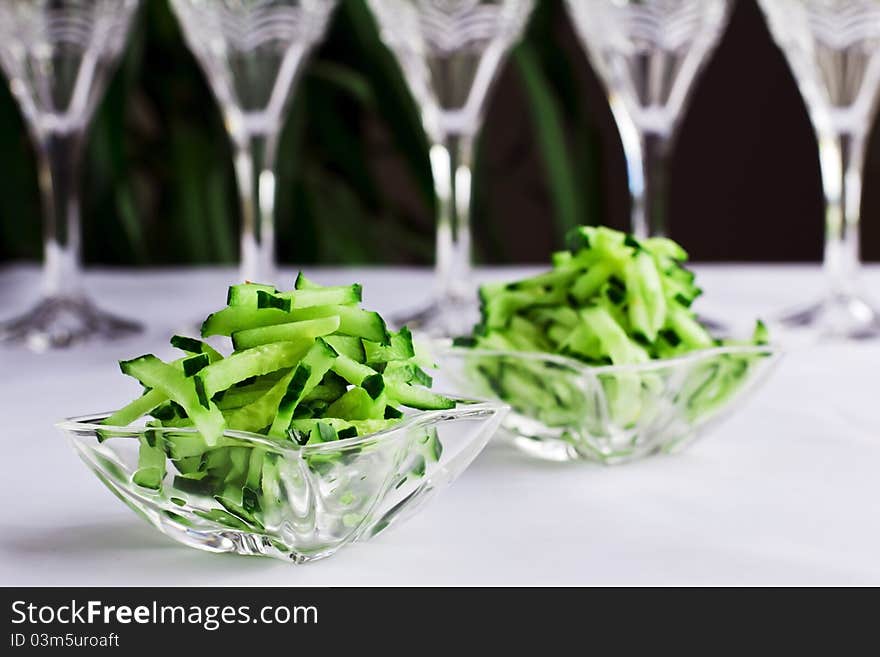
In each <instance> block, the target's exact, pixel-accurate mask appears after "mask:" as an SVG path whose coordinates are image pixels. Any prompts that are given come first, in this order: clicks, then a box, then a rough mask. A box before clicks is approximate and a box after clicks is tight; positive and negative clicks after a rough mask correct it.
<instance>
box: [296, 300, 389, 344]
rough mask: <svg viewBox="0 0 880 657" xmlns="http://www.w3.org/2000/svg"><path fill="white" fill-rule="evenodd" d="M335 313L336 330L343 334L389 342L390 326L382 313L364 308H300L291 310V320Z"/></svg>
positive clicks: (328, 315)
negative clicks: (337, 322)
mask: <svg viewBox="0 0 880 657" xmlns="http://www.w3.org/2000/svg"><path fill="white" fill-rule="evenodd" d="M334 315H335V316H337V317H339V328H338V329H337V330H336V332H337V333H339V334H341V335H349V336H352V337H356V338H363V339H364V340H367V341H369V342H379V343H381V344H388V343H389V341H390V335H389V333H388V328H387V326H386V325H385V320H384V319H382V317H381V315H379V313H377V312H373V311H370V310H364V309H363V308H354V307H352V306H313V307H310V308H299V309H297V310H292V311H291V312H290V318H291V319H290V320H289V321H302V320H305V319H317V318H318V317H331V316H334Z"/></svg>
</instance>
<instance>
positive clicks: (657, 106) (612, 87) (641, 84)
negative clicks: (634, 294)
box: [566, 0, 730, 237]
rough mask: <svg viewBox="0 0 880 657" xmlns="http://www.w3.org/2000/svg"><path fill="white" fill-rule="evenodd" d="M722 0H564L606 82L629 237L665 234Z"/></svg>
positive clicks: (721, 18) (718, 30)
mask: <svg viewBox="0 0 880 657" xmlns="http://www.w3.org/2000/svg"><path fill="white" fill-rule="evenodd" d="M729 4H730V3H729V2H728V0H566V5H567V6H568V11H569V15H570V16H571V19H572V23H573V24H574V27H575V31H576V32H577V34H578V35H579V36H580V38H581V41H582V42H583V45H584V48H585V50H586V51H587V55H588V56H589V59H590V61H591V63H592V65H593V67H594V68H595V70H596V71H597V73H598V74H599V77H600V78H601V79H602V81H603V82H604V84H605V87H606V90H607V93H608V100H609V103H610V105H611V110H612V113H613V115H614V119H615V122H616V123H617V127H618V130H619V132H620V136H621V141H622V143H623V148H624V153H625V156H626V162H627V169H628V171H627V173H628V180H629V190H630V195H631V198H632V218H631V221H632V231H633V232H634V233H635V234H636V236H638V237H647V236H649V235H665V234H666V233H667V231H668V229H669V225H668V217H667V207H668V194H667V179H668V163H669V157H670V155H671V150H672V146H673V142H674V139H675V133H676V128H677V127H678V124H679V123H680V120H681V118H682V116H683V114H684V110H685V107H686V105H687V101H688V98H689V97H690V94H691V91H692V90H693V88H694V81H695V80H696V79H697V77H698V73H699V72H700V70H701V68H702V67H703V65H704V64H705V62H706V61H708V59H709V55H710V54H711V53H712V52H713V51H714V49H715V46H716V45H717V43H718V41H719V39H720V37H721V34H722V32H723V30H724V26H725V24H726V20H727V14H728V13H729V11H728V5H729Z"/></svg>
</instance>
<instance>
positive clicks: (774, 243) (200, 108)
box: [0, 0, 880, 264]
mask: <svg viewBox="0 0 880 657" xmlns="http://www.w3.org/2000/svg"><path fill="white" fill-rule="evenodd" d="M878 146H880V145H878V144H877V143H876V139H872V143H871V146H870V148H869V151H870V152H869V156H868V158H867V167H866V171H865V184H864V202H863V208H864V209H863V213H862V217H863V229H862V238H863V241H862V244H863V246H862V251H863V255H864V257H865V258H867V259H875V260H876V259H880V222H878V216H877V215H878V214H880V194H878V193H877V187H876V185H874V184H872V181H873V180H875V179H876V178H877V177H878V175H880V160H878V158H877V157H876V155H877V150H878ZM426 152H427V149H426V144H425V138H424V135H423V134H422V131H421V128H420V125H419V121H418V115H417V111H416V109H415V107H414V106H413V104H412V101H411V100H410V98H409V94H408V92H407V90H406V88H405V85H404V83H403V81H402V79H401V77H400V74H399V71H398V69H397V66H396V64H395V62H394V60H393V58H392V57H391V55H390V54H389V53H388V52H387V51H386V50H385V48H384V47H383V46H382V45H381V44H380V42H379V40H378V36H377V34H376V28H375V25H374V23H373V21H372V18H371V17H370V15H369V12H368V11H367V9H366V7H365V6H364V4H363V0H343V2H342V3H341V6H340V8H339V10H338V11H337V13H336V15H335V18H334V21H333V24H332V26H331V28H330V30H329V33H328V35H327V39H326V41H325V43H324V44H323V45H322V46H321V47H320V48H319V50H318V51H317V52H316V53H315V56H314V57H313V58H312V60H311V62H310V64H309V66H308V69H307V70H306V71H305V73H304V75H303V78H302V80H301V83H300V85H299V87H298V88H297V93H296V96H295V99H294V102H293V104H292V107H291V111H290V116H289V119H288V121H287V124H286V126H285V130H284V134H283V139H282V146H281V154H280V158H279V159H280V164H279V184H278V196H277V209H278V233H279V239H280V253H281V258H282V260H283V261H285V262H297V263H304V264H308V263H328V264H333V263H376V264H379V263H429V262H431V259H432V252H433V251H432V249H433V246H432V245H433V196H432V192H431V178H430V171H429V169H428V163H427V155H426ZM475 169H476V171H475V175H476V182H475V189H476V192H475V199H474V225H475V230H476V233H477V245H476V248H477V258H478V260H480V261H482V262H492V263H505V262H540V261H545V260H546V259H547V257H548V254H549V253H550V251H551V250H553V249H554V248H557V247H559V246H560V245H561V236H562V235H563V234H564V233H565V231H566V229H567V228H568V227H569V226H571V225H574V224H577V223H607V224H611V225H614V226H617V227H625V226H626V225H627V217H628V212H629V207H628V206H629V200H628V195H627V189H626V179H625V168H624V161H623V154H622V150H621V146H620V142H619V138H618V136H617V131H616V129H615V127H614V124H613V120H612V117H611V114H610V111H609V109H608V107H607V104H606V102H605V99H604V95H603V92H602V90H601V88H600V86H599V84H598V82H597V80H596V78H595V76H594V74H593V72H592V71H591V70H590V69H589V67H588V65H587V62H586V59H585V56H584V54H583V52H582V50H581V48H580V46H579V44H578V43H577V40H576V38H575V36H574V33H573V31H572V28H571V26H570V24H569V22H568V20H567V17H566V15H565V11H564V8H563V7H562V3H561V2H560V1H559V0H545V1H542V2H539V3H538V8H537V10H536V12H535V15H534V17H533V20H532V22H531V24H530V26H529V29H528V31H527V34H526V36H525V38H524V39H523V42H522V43H521V44H520V45H518V46H517V47H516V49H515V50H514V51H513V53H512V54H511V57H510V59H509V61H508V63H507V65H506V67H505V69H504V71H503V72H502V74H501V76H500V80H499V82H498V85H497V87H496V89H495V91H494V94H493V97H492V100H491V103H490V107H489V110H488V116H487V120H486V126H485V129H484V131H483V135H482V138H481V142H480V148H479V152H478V157H477V165H476V167H475ZM670 185H671V190H670V195H671V205H672V207H671V225H672V229H671V230H672V235H673V237H674V238H676V239H678V240H679V241H681V242H682V243H683V244H684V245H685V246H686V247H687V248H688V250H689V251H690V252H691V255H692V257H693V259H695V260H728V261H730V260H740V261H741V260H758V261H769V260H778V261H803V260H817V259H818V258H819V257H820V255H821V248H822V233H823V227H822V198H821V190H820V178H819V165H818V155H817V147H816V140H815V137H814V136H813V132H812V129H811V127H810V123H809V120H808V117H807V114H806V110H805V108H804V106H803V103H802V101H801V98H800V96H799V94H798V91H797V89H796V87H795V83H794V81H793V79H792V77H791V74H790V73H789V71H788V68H787V65H786V63H785V61H784V59H783V57H782V55H781V53H780V52H779V51H778V50H777V48H776V47H775V46H774V45H773V43H772V41H771V39H770V36H769V34H768V32H767V29H766V27H765V25H764V21H763V18H762V16H761V13H760V11H759V10H758V8H757V6H756V4H755V2H754V0H739V2H737V3H736V7H735V10H734V12H733V15H732V18H731V22H730V25H729V28H728V30H727V32H726V34H725V36H724V38H723V40H722V42H721V43H720V45H719V47H718V49H717V51H716V53H715V55H714V57H713V58H712V60H711V61H710V62H709V63H708V65H707V66H706V68H705V70H704V72H703V75H702V77H701V78H700V80H699V81H698V83H697V87H696V90H695V92H694V94H693V96H692V100H691V103H690V105H689V107H688V111H687V115H686V117H685V119H684V122H683V125H682V129H681V134H680V138H679V141H678V144H677V148H676V151H675V154H674V158H673V168H672V172H671V181H670ZM83 196H84V204H85V207H84V223H85V225H84V233H85V235H84V239H85V255H86V259H87V261H88V262H100V263H105V264H176V263H205V262H233V261H234V260H235V257H236V250H237V233H238V227H237V224H238V205H237V200H236V192H235V183H234V178H233V174H232V164H231V151H230V148H229V145H228V140H227V138H226V136H225V133H224V130H223V126H222V122H221V118H220V115H219V112H218V110H217V108H216V105H215V103H214V100H213V98H212V96H211V94H210V91H209V89H208V87H207V84H206V82H205V81H204V79H203V77H202V75H201V72H200V70H199V68H198V66H197V65H196V62H195V61H194V59H193V58H192V56H191V55H190V54H189V53H188V52H187V50H186V48H185V46H184V44H183V40H182V36H181V34H180V31H179V29H178V27H177V24H176V22H175V21H174V19H173V17H172V15H171V13H170V11H169V9H168V7H167V5H166V2H165V0H144V8H143V11H142V12H141V14H140V16H139V18H138V21H137V24H136V26H135V28H134V30H133V35H132V40H131V44H130V47H129V49H128V52H127V54H126V57H125V59H124V61H123V63H122V65H121V67H120V70H119V73H118V74H117V75H116V76H115V78H114V80H113V82H112V84H111V85H110V88H109V89H108V93H107V95H106V98H105V100H104V102H103V103H102V105H101V108H100V109H99V111H98V113H97V116H96V117H95V121H94V127H93V129H92V131H91V133H90V140H89V149H88V154H87V162H86V175H85V180H84V181H83ZM39 255H40V218H39V199H38V196H37V190H36V174H35V165H34V160H33V155H32V150H31V146H30V143H29V141H28V138H27V135H26V134H25V131H24V127H23V124H22V121H21V118H20V115H19V114H18V109H17V107H16V104H15V102H14V100H13V99H12V98H11V96H10V94H9V92H8V90H7V85H5V84H4V85H3V88H2V89H0V260H10V259H19V258H38V257H39Z"/></svg>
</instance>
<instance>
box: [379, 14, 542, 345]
mask: <svg viewBox="0 0 880 657" xmlns="http://www.w3.org/2000/svg"><path fill="white" fill-rule="evenodd" d="M369 5H370V7H371V8H372V10H373V13H374V14H375V16H376V19H377V21H378V24H379V29H380V34H381V37H382V40H383V41H384V42H385V44H386V45H387V46H388V48H389V49H390V50H391V52H392V53H394V55H395V57H396V58H397V60H398V62H399V64H400V66H401V69H402V70H403V74H404V77H405V79H406V81H407V83H408V85H409V88H410V91H411V93H412V94H413V97H414V98H415V100H416V102H417V103H418V105H419V108H420V110H421V115H422V123H423V125H424V128H425V132H426V134H427V136H428V139H429V141H430V143H431V149H430V154H429V155H430V163H431V172H432V174H433V176H434V188H435V193H436V195H437V201H438V203H437V243H436V264H435V268H436V272H435V275H436V291H435V299H434V301H432V302H431V303H430V304H429V305H428V306H427V307H426V308H423V309H421V310H419V311H417V312H415V313H414V314H411V315H408V316H405V317H400V318H398V322H397V323H399V324H407V325H409V326H410V327H411V328H417V329H419V330H422V331H424V332H425V333H428V334H431V335H437V336H441V335H442V336H449V335H456V334H459V333H463V332H466V331H467V330H469V329H470V327H471V326H473V323H474V320H475V318H476V310H477V305H476V301H475V295H474V290H473V287H472V282H471V227H470V217H469V215H470V202H471V166H472V162H473V151H474V140H475V137H476V135H477V133H478V131H479V129H480V127H481V124H482V118H483V114H484V109H485V106H486V99H487V97H488V95H489V91H490V89H491V87H492V84H493V82H494V80H495V78H496V77H497V73H498V70H499V69H500V67H501V63H502V62H503V61H504V58H505V56H506V54H507V52H508V50H509V49H510V47H511V46H512V45H513V43H514V42H515V41H516V40H517V39H518V38H519V36H520V34H521V33H522V31H523V29H524V27H525V25H526V22H527V20H528V17H529V15H530V13H531V10H532V7H533V6H534V2H533V0H369Z"/></svg>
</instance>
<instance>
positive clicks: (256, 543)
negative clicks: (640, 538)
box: [58, 399, 508, 563]
mask: <svg viewBox="0 0 880 657" xmlns="http://www.w3.org/2000/svg"><path fill="white" fill-rule="evenodd" d="M457 401H458V405H457V406H456V408H453V409H450V410H443V411H422V412H417V413H413V414H412V415H409V416H407V417H406V418H404V419H403V420H402V421H401V423H400V424H398V425H397V426H395V427H393V428H392V429H389V430H386V431H382V432H379V433H374V434H370V435H367V436H357V437H354V438H347V439H344V440H337V441H333V442H328V443H321V444H317V445H306V446H303V447H299V446H297V445H296V444H295V443H289V442H286V443H281V442H279V441H274V440H270V439H267V438H266V437H265V436H262V435H259V434H254V433H249V432H243V431H227V432H226V433H224V434H223V437H222V438H221V440H220V441H219V443H218V444H217V445H216V446H215V447H212V448H211V449H210V450H208V451H205V443H204V440H203V439H202V437H201V435H200V434H199V433H198V432H197V431H196V430H195V429H192V428H184V429H179V428H178V429H175V428H149V427H146V426H136V425H133V426H129V427H110V426H104V425H102V424H100V422H101V421H102V420H103V419H104V418H105V417H107V415H98V416H85V417H78V418H72V419H69V420H66V421H64V422H61V423H59V425H58V427H59V428H60V429H61V430H63V431H64V432H65V433H66V434H67V436H68V438H69V439H70V441H71V443H72V445H73V447H74V449H75V450H76V452H77V453H78V454H79V456H80V457H81V458H82V460H83V461H84V462H85V463H86V465H87V466H88V467H89V468H90V469H91V470H92V472H94V473H95V475H96V476H97V477H98V479H100V480H101V481H102V482H104V484H105V485H106V486H107V487H108V488H109V489H110V490H111V491H112V492H113V493H114V494H115V495H116V496H117V497H118V498H119V499H121V500H122V501H123V502H125V503H126V504H127V505H128V506H129V507H130V508H131V509H132V510H134V511H135V512H136V513H137V514H138V515H140V516H141V517H143V518H144V519H145V520H146V521H147V522H149V523H150V524H152V525H153V526H154V527H156V528H157V529H158V530H159V531H161V532H162V533H163V534H165V535H167V536H169V537H171V538H172V539H174V540H176V541H179V542H180V543H184V544H185V545H189V546H191V547H195V548H199V549H202V550H207V551H210V552H236V553H238V554H245V555H263V556H271V557H277V558H280V559H284V560H287V561H292V562H295V563H302V562H306V561H312V560H315V559H321V558H324V557H327V556H330V555H332V554H333V553H335V552H336V551H337V550H338V549H339V548H341V547H342V546H344V545H347V544H349V543H352V542H353V541H357V540H364V539H367V538H370V537H372V536H375V535H376V534H378V533H379V532H381V531H382V530H384V529H385V528H387V527H388V526H389V525H390V524H392V523H396V522H399V521H400V520H402V519H404V518H405V517H407V516H409V515H411V514H412V513H413V512H414V511H416V510H417V509H418V508H419V507H420V506H421V505H422V504H423V503H424V502H425V501H427V500H428V499H429V498H430V497H431V496H432V495H433V494H435V493H436V492H437V491H439V490H441V489H442V488H444V487H446V486H448V485H449V484H450V483H451V482H452V481H453V480H455V478H456V477H458V475H460V474H461V473H462V472H463V471H464V469H465V468H467V466H468V465H470V463H471V462H472V461H473V460H474V458H475V457H476V456H477V454H479V453H480V451H481V450H482V449H483V447H485V445H486V443H487V442H488V441H489V438H490V437H491V436H492V434H493V433H494V432H495V431H496V430H497V429H498V426H499V424H500V422H501V420H502V418H503V416H504V415H505V413H506V412H507V410H508V408H507V407H506V406H505V405H504V404H501V403H497V402H484V401H477V400H468V399H457ZM157 448H158V449H157ZM142 449H143V450H150V453H151V454H154V455H158V456H157V457H156V458H155V459H154V461H153V462H150V466H149V468H142V469H141V470H139V469H138V467H139V462H140V463H144V461H142V460H140V459H139V452H140V450H142ZM194 459H195V460H198V461H199V462H198V463H193V460H194ZM202 459H204V460H207V459H216V460H217V462H218V463H220V462H223V466H224V467H223V468H222V470H221V471H222V472H229V473H230V474H229V475H228V484H227V485H223V482H221V483H219V484H218V481H217V479H213V480H211V479H208V481H205V480H204V479H205V477H204V475H201V476H202V477H203V478H201V479H200V478H199V476H200V475H199V473H200V472H204V471H207V472H211V467H212V464H211V463H206V462H204V461H202ZM148 462H149V461H148Z"/></svg>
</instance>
